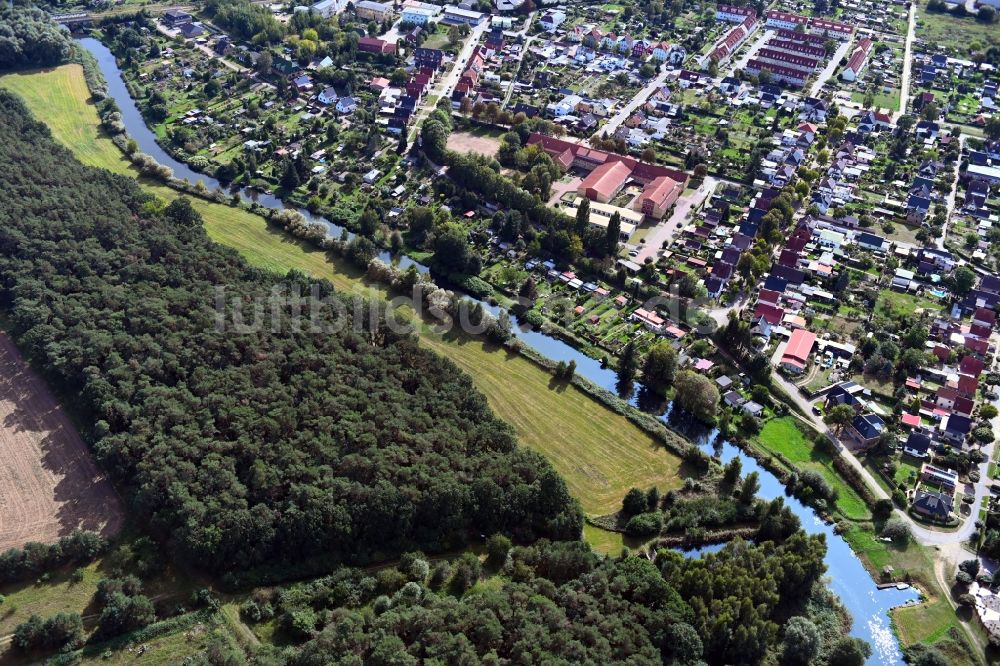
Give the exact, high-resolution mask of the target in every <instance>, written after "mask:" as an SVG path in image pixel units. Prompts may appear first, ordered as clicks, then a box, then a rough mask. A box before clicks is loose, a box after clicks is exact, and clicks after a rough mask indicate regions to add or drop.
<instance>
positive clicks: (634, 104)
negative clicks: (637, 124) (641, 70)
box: [595, 67, 667, 136]
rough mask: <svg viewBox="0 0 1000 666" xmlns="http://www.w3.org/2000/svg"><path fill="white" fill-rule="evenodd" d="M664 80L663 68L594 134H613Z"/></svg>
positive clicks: (665, 77)
mask: <svg viewBox="0 0 1000 666" xmlns="http://www.w3.org/2000/svg"><path fill="white" fill-rule="evenodd" d="M666 80H667V69H666V68H665V67H664V68H663V69H662V71H661V72H660V73H659V74H657V75H656V78H655V79H653V80H652V81H650V82H649V83H647V84H646V87H645V88H643V89H642V90H640V91H639V92H637V93H636V94H635V97H633V98H632V100H631V101H630V102H629V103H628V104H626V105H625V106H624V107H622V109H621V111H619V112H618V113H616V114H615V115H614V116H612V117H611V119H610V120H609V121H608V122H606V123H605V124H604V127H602V128H601V129H599V130H597V132H595V134H597V135H600V134H607V136H611V135H612V134H614V133H615V131H616V130H617V129H618V127H619V126H620V125H621V124H622V123H623V122H625V120H626V119H627V118H628V117H629V116H631V115H632V113H633V112H634V111H635V110H636V109H638V108H639V107H640V106H642V105H643V104H645V103H646V100H647V99H649V96H650V95H652V94H653V93H654V92H656V90H657V89H658V88H660V86H662V85H663V82H664V81H666Z"/></svg>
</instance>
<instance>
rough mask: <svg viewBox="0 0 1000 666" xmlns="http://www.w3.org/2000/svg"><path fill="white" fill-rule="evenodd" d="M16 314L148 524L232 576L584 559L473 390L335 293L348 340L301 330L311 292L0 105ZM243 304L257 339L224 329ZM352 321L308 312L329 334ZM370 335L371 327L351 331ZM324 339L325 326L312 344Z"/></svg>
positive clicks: (20, 332) (0, 259) (530, 462)
mask: <svg viewBox="0 0 1000 666" xmlns="http://www.w3.org/2000/svg"><path fill="white" fill-rule="evenodd" d="M0 115H2V117H3V118H4V122H3V123H2V124H0V170H2V172H3V173H4V174H5V177H4V178H3V179H2V182H0V196H2V200H3V201H4V206H3V207H2V208H0V285H2V291H0V298H2V299H3V305H4V306H5V307H6V308H7V310H8V312H9V322H10V324H9V325H10V327H11V332H12V334H13V335H14V336H15V337H16V339H17V340H18V342H19V344H20V346H21V347H22V349H23V350H24V352H25V353H26V354H27V355H28V356H29V358H30V359H31V360H32V361H33V362H34V364H35V365H36V366H37V367H39V368H40V370H41V371H43V372H44V373H45V375H46V377H47V378H48V380H49V381H50V383H51V384H53V385H54V386H57V387H58V388H59V389H61V390H62V391H64V392H65V393H67V394H69V395H68V401H69V402H71V403H72V404H73V405H74V408H75V409H76V410H77V412H78V414H79V416H80V421H81V422H82V423H89V424H94V426H93V429H92V432H90V433H85V434H87V435H88V437H89V439H90V441H91V443H92V446H93V449H94V451H95V453H96V455H97V457H98V458H99V460H100V462H101V463H102V464H103V465H104V466H105V467H106V468H107V469H108V470H109V471H110V472H111V473H112V474H113V476H114V477H116V478H117V479H118V480H119V482H120V484H121V485H122V486H123V487H124V488H125V490H126V491H127V494H128V496H129V498H130V500H131V505H132V508H133V511H134V512H135V513H137V514H138V515H139V516H141V518H142V521H143V522H144V524H147V525H148V526H149V529H150V530H151V531H152V532H153V533H154V534H156V535H158V536H160V537H162V538H165V539H168V540H169V542H170V544H171V546H172V547H173V549H174V551H175V552H176V553H177V554H179V555H181V556H183V557H184V558H185V559H187V560H189V561H192V562H195V563H197V564H199V565H201V566H205V567H209V568H212V569H215V570H221V569H227V568H231V569H232V568H235V569H239V568H245V567H251V566H254V565H256V564H259V563H263V562H268V563H275V562H290V561H299V560H301V559H303V558H306V557H308V556H312V555H319V554H322V555H324V556H328V557H329V558H330V559H331V560H336V559H351V560H353V561H366V560H369V559H373V558H378V557H385V556H387V555H390V554H392V553H394V552H399V551H402V550H405V549H408V548H412V547H419V548H422V549H427V550H440V549H444V548H453V547H459V546H462V545H463V544H465V543H466V541H467V539H468V537H469V535H470V534H475V535H476V536H478V535H479V534H492V533H495V532H506V533H509V534H511V535H513V536H515V537H516V538H520V539H525V540H532V539H535V538H538V537H540V536H549V537H552V538H556V539H560V538H570V539H576V538H578V537H579V534H580V530H581V514H580V510H579V507H578V506H577V505H576V503H575V502H574V501H573V500H572V499H571V498H570V496H569V494H568V492H567V489H566V486H565V483H564V482H563V480H562V479H561V478H560V477H559V476H558V475H557V474H556V473H555V471H554V470H553V469H552V467H551V466H550V465H549V464H548V463H547V462H546V461H545V460H544V459H543V458H542V457H541V456H539V455H537V454H535V453H533V452H530V451H527V450H524V449H521V448H518V447H517V443H516V439H515V436H514V433H513V430H512V428H511V427H510V426H509V425H507V424H505V423H503V422H501V421H500V420H498V419H497V418H496V417H495V416H494V415H493V414H492V412H491V411H490V410H489V408H488V406H487V404H486V400H485V398H484V397H483V396H482V394H480V393H479V392H478V391H477V390H476V389H475V388H474V387H473V385H472V383H471V380H470V379H469V377H467V376H466V375H464V374H463V373H461V372H460V371H459V370H458V369H457V368H456V367H455V366H454V365H453V364H452V363H451V362H449V361H447V360H445V359H442V358H439V357H437V356H435V355H434V354H431V353H430V352H428V351H426V350H422V349H420V348H419V347H418V345H417V343H416V341H415V338H414V337H413V336H412V335H407V334H405V333H396V332H393V330H391V328H390V327H388V326H387V325H386V321H385V313H384V312H380V311H379V307H378V306H376V305H374V304H372V303H360V304H359V303H356V302H354V301H351V300H350V299H348V298H346V297H343V296H338V295H336V294H333V293H332V287H331V286H330V285H329V284H326V283H323V284H318V285H317V288H318V289H319V290H320V292H321V293H322V294H323V295H325V296H326V297H327V298H328V299H329V300H331V302H332V304H333V306H338V307H337V309H340V310H342V311H344V312H343V313H342V314H341V315H340V316H341V317H344V318H346V320H341V321H340V323H342V324H344V325H341V326H340V327H339V330H338V331H335V332H329V333H315V332H312V329H311V327H310V326H308V325H305V326H303V327H302V330H301V331H300V330H296V329H295V328H294V327H293V326H292V325H291V318H292V317H293V315H294V311H295V308H296V307H298V306H297V304H296V303H295V302H294V301H290V300H289V299H282V300H279V301H273V302H272V301H269V300H268V296H269V295H270V294H271V292H272V288H276V287H280V286H281V285H282V284H284V285H287V286H288V287H289V288H290V287H291V285H298V286H300V287H301V288H302V290H303V293H306V294H308V293H309V288H310V287H311V283H310V282H309V281H308V280H307V279H306V278H305V277H304V276H302V275H296V274H289V275H288V276H287V277H286V278H285V279H283V280H282V279H281V278H279V277H278V276H276V275H273V274H270V273H265V272H262V271H259V270H257V269H254V268H252V267H250V266H249V265H247V264H246V262H244V261H243V260H242V259H241V258H240V257H239V256H238V255H237V254H236V253H235V252H233V251H231V250H228V249H224V248H222V247H220V246H217V245H215V244H214V243H212V242H210V241H209V240H208V238H207V236H206V235H205V232H204V230H203V228H202V224H201V219H200V218H199V216H198V215H197V213H196V212H195V211H194V210H193V208H192V207H191V205H190V202H188V201H187V200H185V199H178V200H176V201H174V202H172V203H171V204H169V205H166V206H164V205H163V204H162V202H158V201H156V200H154V199H152V198H151V197H150V196H149V195H147V194H145V193H143V191H142V190H140V189H139V188H138V186H137V185H136V184H135V182H134V181H133V180H131V179H129V178H125V177H122V176H116V175H113V174H111V173H108V172H104V171H100V170H96V169H92V168H88V167H84V166H82V165H80V164H79V163H78V162H76V161H75V160H74V158H73V157H72V156H71V154H70V153H69V152H68V151H67V150H65V149H64V148H62V147H61V146H59V145H57V144H56V143H55V142H54V141H53V140H52V139H51V137H50V135H49V132H48V129H47V128H46V127H45V126H44V125H43V124H41V123H38V122H36V121H35V120H33V119H31V118H30V117H29V115H28V112H27V110H26V109H25V107H24V106H23V104H22V103H21V102H20V101H19V100H18V99H17V98H16V97H14V96H12V95H11V94H9V93H7V92H0ZM220 286H223V287H225V290H226V291H225V297H226V298H225V303H226V304H227V305H226V309H227V312H226V316H225V317H224V318H223V319H224V320H225V321H229V322H232V321H233V319H232V317H233V315H234V312H232V310H233V309H234V308H233V303H234V302H235V303H240V304H242V305H244V306H245V307H244V308H243V309H244V310H245V312H244V316H245V317H246V318H249V317H250V315H251V313H252V311H253V309H254V307H253V305H254V304H255V303H259V304H264V305H266V307H262V308H261V310H262V313H261V317H262V320H261V324H262V325H261V326H259V327H248V328H249V329H250V330H249V332H243V331H242V330H238V329H236V328H235V327H234V326H232V325H231V326H228V327H219V326H217V323H218V320H219V318H220V316H221V313H220V312H219V311H218V310H217V304H216V297H217V293H218V291H217V287H220ZM332 309H334V308H332V307H331V308H323V309H322V312H320V311H319V310H320V308H313V309H312V311H310V310H309V307H308V303H307V304H306V305H305V306H304V313H305V316H306V317H310V316H313V317H315V318H316V320H317V321H318V322H320V323H327V322H332V321H333V320H332V317H333V314H332V313H331V312H330V310H332ZM351 313H353V314H351ZM307 324H308V322H307Z"/></svg>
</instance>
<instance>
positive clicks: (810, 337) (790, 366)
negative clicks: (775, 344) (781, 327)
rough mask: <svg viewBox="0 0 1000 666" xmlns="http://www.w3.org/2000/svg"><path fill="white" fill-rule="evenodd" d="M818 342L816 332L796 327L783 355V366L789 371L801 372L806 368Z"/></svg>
mask: <svg viewBox="0 0 1000 666" xmlns="http://www.w3.org/2000/svg"><path fill="white" fill-rule="evenodd" d="M815 344H816V334H815V333H813V332H811V331H807V330H806V329H804V328H799V329H796V330H795V331H794V332H793V333H792V337H791V338H789V339H788V345H787V346H786V347H785V353H784V354H782V355H781V367H783V368H784V369H785V370H788V371H789V372H795V373H799V372H802V371H803V370H805V369H806V362H808V360H809V355H810V354H811V353H812V348H813V345H815Z"/></svg>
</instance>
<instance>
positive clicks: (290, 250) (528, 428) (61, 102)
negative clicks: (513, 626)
mask: <svg viewBox="0 0 1000 666" xmlns="http://www.w3.org/2000/svg"><path fill="white" fill-rule="evenodd" d="M0 87H4V88H7V89H9V90H11V91H13V92H15V93H17V94H18V95H20V96H21V97H22V98H23V99H24V100H25V102H26V103H27V104H28V106H29V108H30V109H31V110H32V112H33V113H34V114H35V116H36V117H37V118H39V119H40V120H43V121H44V122H46V123H48V125H49V127H50V128H51V129H52V133H53V136H54V137H55V138H56V139H57V140H58V141H60V142H62V143H63V144H65V145H67V146H68V147H69V148H70V149H71V150H73V151H74V153H75V154H76V155H77V157H78V158H79V159H80V161H82V162H84V163H85V164H89V165H92V166H98V167H103V168H106V169H110V170H112V171H115V172H118V173H125V174H129V175H133V176H134V175H136V172H135V170H134V169H133V168H132V167H131V165H130V164H129V163H128V162H127V161H126V160H125V159H124V158H123V157H122V155H121V153H120V151H119V150H118V148H117V147H116V146H115V145H114V144H113V143H112V142H111V140H110V139H109V138H107V137H106V136H104V135H102V134H101V132H100V129H99V125H98V116H97V111H96V109H95V108H94V106H93V104H92V103H91V102H90V95H89V91H88V90H87V87H86V83H85V81H84V79H83V71H82V69H81V68H80V67H79V66H78V65H64V66H62V67H58V68H54V69H49V70H44V71H36V72H30V73H21V74H11V75H7V76H4V77H0ZM140 182H141V183H142V185H143V187H146V188H147V189H148V190H149V191H151V192H153V193H155V194H156V195H158V196H160V197H162V198H164V199H168V200H170V199H173V198H176V197H177V196H178V194H177V193H176V192H174V191H173V190H171V189H169V188H167V187H165V186H162V185H157V184H154V183H149V182H146V181H140ZM192 202H193V203H194V206H195V208H196V209H197V210H198V211H199V212H200V213H201V215H202V217H203V218H204V220H205V228H206V230H207V232H208V234H209V236H210V237H211V238H213V239H214V240H216V241H217V242H219V243H222V244H223V245H228V246H230V247H232V248H234V249H236V250H237V251H239V252H240V253H241V254H242V255H244V256H245V257H246V258H247V260H248V261H250V262H251V263H253V264H255V265H257V266H261V267H263V268H268V269H272V270H275V271H279V272H286V271H288V270H290V269H298V270H300V271H303V272H305V273H307V274H310V275H312V276H314V277H316V278H325V279H327V280H329V281H330V282H331V283H332V284H333V285H334V286H335V287H336V288H337V289H339V290H341V291H344V292H349V293H354V294H359V295H365V296H370V297H383V298H384V297H386V296H387V294H386V292H385V291H384V290H383V289H381V288H380V287H379V286H377V285H371V284H367V283H366V282H365V281H364V280H363V277H362V275H361V273H360V271H358V270H357V269H356V268H354V267H352V266H348V265H346V263H344V262H341V261H338V260H337V258H335V257H331V256H329V255H327V254H326V253H324V252H321V251H318V250H314V249H312V248H309V247H306V246H305V245H304V244H303V243H300V242H298V241H296V240H295V239H293V238H292V237H290V236H288V235H287V234H285V233H284V232H282V231H281V230H280V229H277V228H276V227H273V226H270V225H268V223H267V221H266V220H264V219H263V218H261V217H260V216H257V215H254V214H252V213H249V212H247V211H245V210H242V209H237V208H232V207H229V206H225V205H222V204H215V203H209V202H206V201H202V200H198V199H192ZM418 332H419V335H420V339H421V341H422V343H423V344H425V345H426V346H427V347H428V348H430V349H432V350H434V351H435V352H437V353H439V354H441V355H443V356H447V357H448V358H450V359H452V360H453V361H454V362H455V363H456V364H457V365H458V366H459V367H460V368H462V369H463V370H464V371H466V372H468V373H469V374H470V375H471V376H472V377H473V379H474V381H475V384H476V386H477V387H478V388H479V389H480V390H481V391H482V392H483V393H484V394H485V395H486V397H487V399H488V400H489V403H490V406H491V407H492V408H493V410H494V411H495V412H496V413H497V415H498V416H500V417H501V418H502V419H504V420H506V421H508V422H509V423H511V424H512V425H513V426H514V427H515V429H516V430H517V433H518V436H519V437H520V439H521V442H522V443H523V444H524V445H526V446H528V447H530V448H532V449H535V450H536V451H539V452H541V453H542V454H544V455H545V456H546V457H547V458H548V459H549V460H551V461H552V463H553V465H555V467H556V469H557V470H558V471H559V472H560V474H562V475H563V477H564V478H565V479H566V482H567V484H568V485H569V488H570V491H571V492H572V493H573V495H574V496H575V497H577V498H578V499H579V500H580V502H581V504H582V505H583V508H584V511H586V512H587V513H590V514H603V513H609V512H611V511H614V510H617V509H618V508H619V507H620V505H621V500H622V498H623V497H624V495H625V493H626V491H627V490H628V489H629V488H630V487H632V486H637V487H640V488H647V487H649V486H652V485H656V486H658V487H660V488H661V489H664V490H665V489H667V488H671V487H677V486H679V485H680V478H679V474H678V468H679V466H680V460H679V459H678V458H677V457H676V456H672V455H671V454H669V453H668V452H667V451H666V450H664V449H663V448H661V447H660V446H659V445H658V444H657V443H656V442H655V440H653V439H652V438H651V437H650V436H649V435H647V434H646V433H645V432H643V431H642V430H640V429H639V428H638V427H636V426H635V425H633V424H632V423H631V422H629V421H628V420H627V419H626V418H624V417H622V416H619V415H617V414H614V413H613V412H611V411H610V410H608V409H607V408H605V407H604V406H603V405H602V404H600V403H599V402H597V401H595V400H593V399H592V398H590V397H589V396H587V395H586V394H584V393H583V392H581V391H580V390H579V389H577V388H575V387H572V386H561V385H555V384H554V383H553V382H552V381H551V380H552V378H551V375H549V374H548V373H547V372H545V371H543V370H542V369H540V368H538V367H537V366H536V365H534V364H533V363H531V362H530V361H528V360H527V359H525V358H523V357H522V356H520V355H513V354H509V353H507V352H506V351H503V350H498V349H494V348H492V347H490V346H488V345H486V344H485V343H484V342H483V341H481V340H476V339H469V338H451V337H450V338H448V339H444V338H442V337H441V336H439V335H437V334H435V333H433V332H432V331H430V329H429V328H428V327H426V326H420V327H419V331H418Z"/></svg>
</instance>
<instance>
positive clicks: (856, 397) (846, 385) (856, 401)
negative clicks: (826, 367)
mask: <svg viewBox="0 0 1000 666" xmlns="http://www.w3.org/2000/svg"><path fill="white" fill-rule="evenodd" d="M864 393H865V389H864V388H863V387H862V386H861V385H860V384H858V383H857V382H841V383H839V384H837V385H836V386H833V387H832V388H830V390H829V391H827V393H826V402H825V404H824V408H826V409H831V408H832V407H835V406H837V405H849V406H851V407H853V408H854V411H856V412H860V411H861V410H862V409H864V403H862V401H861V396H862V395H864Z"/></svg>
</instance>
